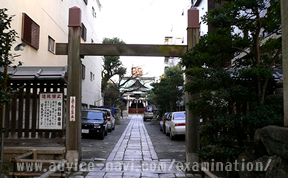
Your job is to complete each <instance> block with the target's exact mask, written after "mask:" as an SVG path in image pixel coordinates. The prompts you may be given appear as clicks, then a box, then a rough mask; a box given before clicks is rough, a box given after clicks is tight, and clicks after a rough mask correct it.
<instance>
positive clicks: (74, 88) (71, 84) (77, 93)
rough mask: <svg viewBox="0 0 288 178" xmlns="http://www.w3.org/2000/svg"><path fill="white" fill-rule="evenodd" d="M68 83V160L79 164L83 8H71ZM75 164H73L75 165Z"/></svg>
mask: <svg viewBox="0 0 288 178" xmlns="http://www.w3.org/2000/svg"><path fill="white" fill-rule="evenodd" d="M68 27H69V34H68V84H67V113H66V149H67V152H66V160H67V161H68V162H70V163H75V164H77V163H78V161H79V159H80V156H81V102H82V100H81V87H82V80H81V76H82V72H81V67H82V62H81V59H80V38H81V9H80V8H78V7H72V8H70V9H69V25H68ZM75 164H73V165H75Z"/></svg>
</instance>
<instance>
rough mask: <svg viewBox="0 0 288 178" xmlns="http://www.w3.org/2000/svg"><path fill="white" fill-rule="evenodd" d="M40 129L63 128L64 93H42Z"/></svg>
mask: <svg viewBox="0 0 288 178" xmlns="http://www.w3.org/2000/svg"><path fill="white" fill-rule="evenodd" d="M39 103H40V107H39V129H51V130H59V129H62V125H63V122H62V121H63V93H40V102H39Z"/></svg>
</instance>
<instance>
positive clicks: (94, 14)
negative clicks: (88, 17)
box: [92, 7, 96, 18]
mask: <svg viewBox="0 0 288 178" xmlns="http://www.w3.org/2000/svg"><path fill="white" fill-rule="evenodd" d="M92 15H93V17H94V18H96V11H95V9H94V7H92Z"/></svg>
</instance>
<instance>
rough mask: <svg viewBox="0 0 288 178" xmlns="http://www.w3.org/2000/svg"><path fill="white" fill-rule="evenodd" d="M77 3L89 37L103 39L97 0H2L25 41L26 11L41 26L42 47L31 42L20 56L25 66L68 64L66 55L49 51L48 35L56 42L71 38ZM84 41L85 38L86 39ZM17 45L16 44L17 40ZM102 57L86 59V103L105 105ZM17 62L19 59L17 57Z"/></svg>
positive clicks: (3, 6)
mask: <svg viewBox="0 0 288 178" xmlns="http://www.w3.org/2000/svg"><path fill="white" fill-rule="evenodd" d="M73 6H77V7H79V8H81V11H82V22H83V23H84V25H85V26H86V28H87V41H86V43H91V39H93V40H94V42H95V43H101V39H99V38H98V36H97V28H99V26H100V25H99V24H97V15H99V14H100V9H99V7H98V5H97V2H96V0H88V5H86V4H85V3H84V1H83V0H53V1H51V0H1V1H0V8H7V9H8V14H10V15H16V16H15V17H14V18H13V22H12V28H13V29H15V30H16V31H17V32H18V34H19V37H20V38H19V39H18V40H17V41H18V42H19V43H21V42H22V41H21V30H22V12H24V13H26V14H27V15H28V16H29V17H30V18H31V19H32V20H33V21H35V22H36V23H37V24H38V25H39V26H40V42H39V43H40V44H39V49H38V50H36V49H34V48H33V47H31V46H29V45H27V46H26V47H25V50H24V51H21V52H17V54H21V56H20V57H18V58H17V60H20V61H22V62H23V66H65V65H67V56H66V55H61V56H59V55H55V54H53V53H51V52H50V51H48V36H51V37H52V38H53V39H54V40H55V42H56V43H67V42H68V15H69V14H68V13H69V8H70V7H73ZM92 6H94V9H95V11H96V18H94V17H93V15H92ZM82 42H83V43H84V41H83V40H82ZM15 46H16V44H15ZM101 60H102V59H101V57H99V56H98V57H95V56H89V57H88V56H86V57H85V58H84V59H82V62H83V64H84V65H85V66H86V74H85V76H86V78H85V80H82V81H83V82H82V103H84V104H88V105H94V104H95V101H98V102H96V104H97V105H102V103H101V102H102V100H100V99H101ZM16 62H17V61H16ZM90 72H92V73H93V74H94V76H95V77H94V80H93V81H91V80H90Z"/></svg>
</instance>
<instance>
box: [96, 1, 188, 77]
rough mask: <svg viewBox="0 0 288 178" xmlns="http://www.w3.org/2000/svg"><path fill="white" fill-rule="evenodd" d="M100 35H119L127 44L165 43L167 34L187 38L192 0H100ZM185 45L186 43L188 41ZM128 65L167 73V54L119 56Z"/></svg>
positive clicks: (148, 73) (146, 72) (147, 73)
mask: <svg viewBox="0 0 288 178" xmlns="http://www.w3.org/2000/svg"><path fill="white" fill-rule="evenodd" d="M100 2H101V5H102V9H101V12H100V15H99V16H98V17H99V19H98V20H99V23H98V24H101V27H99V31H98V33H99V35H100V38H101V39H103V38H104V37H106V38H113V37H118V38H120V39H122V40H123V41H124V42H125V43H126V44H164V39H165V36H171V35H172V36H176V37H180V38H182V37H184V38H185V39H186V28H187V10H188V9H189V8H190V7H191V4H190V2H191V0H101V1H100ZM183 45H186V40H185V41H184V43H183ZM120 60H121V61H122V63H123V65H124V66H125V67H126V68H127V74H128V75H129V74H130V72H131V67H142V68H143V74H144V75H145V76H147V77H148V76H149V77H154V76H155V77H159V76H161V75H162V74H163V73H164V57H135V56H134V57H125V56H122V57H120Z"/></svg>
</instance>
